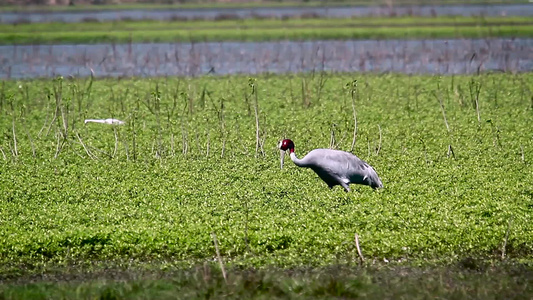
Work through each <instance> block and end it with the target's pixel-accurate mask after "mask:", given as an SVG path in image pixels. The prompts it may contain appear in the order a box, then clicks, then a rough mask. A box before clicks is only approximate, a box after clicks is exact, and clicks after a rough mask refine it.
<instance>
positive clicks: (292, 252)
mask: <svg viewBox="0 0 533 300" xmlns="http://www.w3.org/2000/svg"><path fill="white" fill-rule="evenodd" d="M354 79H357V86H356V87H355V88H353V85H351V83H352V82H353V80H354ZM532 86H533V77H532V76H531V74H518V75H512V74H482V75H479V76H449V77H438V76H407V75H361V74H344V75H336V74H326V73H315V74H309V75H294V76H289V75H287V76H270V75H265V76H261V77H258V78H255V79H249V78H247V77H243V76H232V77H200V78H194V79H191V78H155V79H128V80H118V79H99V80H94V81H91V80H90V79H67V78H65V79H55V80H32V81H4V82H3V83H2V84H1V86H0V115H1V118H0V130H1V133H2V139H1V140H0V150H1V151H0V298H5V299H9V298H32V299H36V297H37V298H38V297H41V298H44V297H45V296H46V295H48V296H49V297H54V298H62V297H65V298H92V297H104V298H105V297H107V298H108V299H111V298H143V297H149V296H151V297H158V298H171V297H172V295H176V294H175V293H177V292H179V293H183V294H182V295H184V296H183V297H184V298H194V297H198V298H209V297H222V296H226V297H232V298H238V297H249V296H256V297H259V296H264V297H267V298H276V297H277V298H285V297H292V298H298V297H361V298H375V297H378V298H383V297H395V298H397V297H407V296H408V297H409V298H413V297H414V298H416V297H420V298H424V296H426V297H428V296H435V295H437V296H441V297H444V298H448V299H453V298H457V299H464V298H465V297H471V298H482V299H496V298H498V297H497V296H498V295H500V296H502V295H503V298H516V299H529V298H530V297H531V296H532V295H533V290H532V285H531V282H532V281H531V280H532V278H533V261H532V259H531V257H532V255H533V223H532V222H531V215H532V213H533V187H532V183H533V172H532V167H531V162H532V160H533V131H532V130H531V128H532V126H533V98H532V93H531V87H532ZM352 90H353V92H354V93H353V98H352V96H351V91H352ZM254 91H255V92H254ZM354 109H355V112H356V120H357V131H356V139H355V145H354V149H353V152H354V153H355V154H357V155H358V156H359V157H360V158H362V159H364V160H366V161H368V162H369V163H370V164H371V165H373V166H374V167H375V169H376V170H377V172H378V174H379V175H380V176H381V179H382V181H383V184H384V188H383V189H381V190H379V191H373V190H372V189H371V188H369V187H366V186H353V189H352V192H350V193H345V192H344V191H343V190H342V188H340V187H337V188H335V189H333V190H330V189H328V188H327V185H326V184H325V183H323V182H322V181H321V180H320V179H319V178H318V177H317V176H316V175H315V174H314V173H313V172H312V171H311V170H308V169H301V168H298V167H296V166H295V165H294V164H292V162H290V161H287V162H286V165H285V167H284V169H283V170H280V167H279V151H278V150H277V147H276V146H277V143H278V141H279V140H280V139H282V138H284V137H287V138H291V139H293V140H294V142H295V144H296V153H297V154H298V155H299V156H303V155H305V154H306V153H307V152H308V151H310V150H312V149H314V148H318V147H324V148H327V147H332V148H337V149H342V150H350V149H351V147H352V142H353V136H354ZM88 118H98V119H100V118H101V119H105V118H118V119H121V120H124V121H125V122H126V124H125V125H123V126H110V125H105V124H96V123H87V124H84V119H88ZM257 124H258V125H257ZM212 234H215V235H216V239H217V241H218V246H219V253H220V256H221V257H222V259H223V263H224V266H225V270H226V272H227V281H228V283H227V284H226V283H225V281H224V280H223V277H222V275H221V274H222V273H221V269H220V267H219V259H218V258H217V254H216V249H215V246H214V243H213V235H212ZM355 234H358V236H359V240H360V247H361V252H362V255H363V257H364V258H365V260H364V262H360V258H359V255H358V253H357V251H356V246H355V242H354V235H355ZM57 280H59V283H57V282H56V281H57ZM417 295H418V296H417Z"/></svg>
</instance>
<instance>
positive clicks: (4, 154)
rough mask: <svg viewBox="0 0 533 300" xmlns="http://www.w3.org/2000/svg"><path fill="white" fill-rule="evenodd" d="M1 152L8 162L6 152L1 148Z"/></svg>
mask: <svg viewBox="0 0 533 300" xmlns="http://www.w3.org/2000/svg"><path fill="white" fill-rule="evenodd" d="M0 152H2V156H3V157H4V160H7V157H6V153H5V152H4V148H2V146H0Z"/></svg>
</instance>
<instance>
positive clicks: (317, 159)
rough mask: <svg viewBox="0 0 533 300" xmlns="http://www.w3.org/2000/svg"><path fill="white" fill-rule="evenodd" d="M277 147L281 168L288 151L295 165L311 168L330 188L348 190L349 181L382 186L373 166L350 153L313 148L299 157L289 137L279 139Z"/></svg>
mask: <svg viewBox="0 0 533 300" xmlns="http://www.w3.org/2000/svg"><path fill="white" fill-rule="evenodd" d="M279 149H280V151H281V168H283V160H284V157H285V153H286V151H289V152H290V156H291V159H292V161H293V162H294V163H295V164H296V165H297V166H299V167H304V168H311V169H312V170H313V171H315V173H316V174H317V175H318V177H320V178H321V179H322V180H324V182H326V184H327V185H328V186H329V188H330V189H332V188H333V187H334V186H336V185H340V186H342V187H343V188H344V189H345V190H346V192H349V191H350V187H349V184H350V183H354V184H363V185H368V186H370V187H372V188H373V189H377V188H382V187H383V184H382V183H381V179H379V176H378V174H377V173H376V171H374V168H372V167H371V166H370V165H369V164H367V163H366V162H365V161H363V160H361V159H359V158H358V157H357V156H355V155H353V154H351V153H348V152H344V151H340V150H332V149H315V150H312V151H311V152H309V153H308V154H307V155H306V156H305V157H304V158H302V159H299V158H298V157H296V154H295V153H294V143H293V141H291V140H289V139H285V140H283V141H281V143H280V144H279Z"/></svg>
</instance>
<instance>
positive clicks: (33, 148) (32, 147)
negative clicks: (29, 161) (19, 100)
mask: <svg viewBox="0 0 533 300" xmlns="http://www.w3.org/2000/svg"><path fill="white" fill-rule="evenodd" d="M24 130H25V131H26V135H27V136H28V140H30V145H31V152H32V155H33V158H35V145H34V143H33V139H32V137H31V135H30V132H29V131H28V128H26V126H24Z"/></svg>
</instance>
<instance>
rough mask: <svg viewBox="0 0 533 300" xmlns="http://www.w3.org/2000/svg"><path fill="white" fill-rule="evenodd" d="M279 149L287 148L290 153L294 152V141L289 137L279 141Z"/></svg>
mask: <svg viewBox="0 0 533 300" xmlns="http://www.w3.org/2000/svg"><path fill="white" fill-rule="evenodd" d="M279 149H281V150H283V151H287V150H289V151H290V152H291V153H292V152H294V143H293V142H292V141H291V140H289V139H284V140H283V141H281V143H279Z"/></svg>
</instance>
